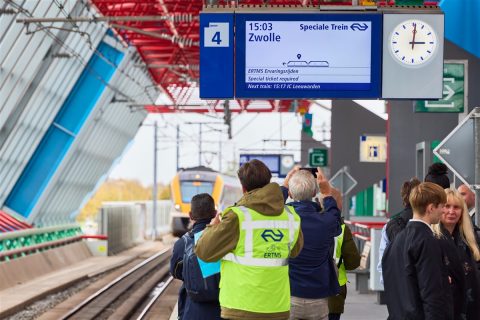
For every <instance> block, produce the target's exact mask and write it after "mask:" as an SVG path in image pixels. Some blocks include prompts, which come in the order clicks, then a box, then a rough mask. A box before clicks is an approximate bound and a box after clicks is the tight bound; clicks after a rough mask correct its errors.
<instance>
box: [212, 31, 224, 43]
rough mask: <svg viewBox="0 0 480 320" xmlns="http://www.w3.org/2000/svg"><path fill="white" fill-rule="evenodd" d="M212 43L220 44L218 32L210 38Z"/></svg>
mask: <svg viewBox="0 0 480 320" xmlns="http://www.w3.org/2000/svg"><path fill="white" fill-rule="evenodd" d="M212 42H216V43H217V44H220V43H221V42H222V39H220V31H217V32H215V34H214V35H213V38H212Z"/></svg>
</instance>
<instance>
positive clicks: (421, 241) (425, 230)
mask: <svg viewBox="0 0 480 320" xmlns="http://www.w3.org/2000/svg"><path fill="white" fill-rule="evenodd" d="M409 201H410V204H411V206H412V209H413V218H412V219H411V220H410V221H409V222H408V224H407V226H406V228H405V229H404V230H403V231H402V232H400V233H399V234H398V235H397V236H396V237H395V241H393V242H392V243H391V244H390V245H389V246H388V247H387V249H386V250H385V253H384V255H383V259H382V267H383V280H384V285H385V296H386V302H387V308H388V313H389V318H388V319H390V320H397V319H398V320H405V319H412V320H413V319H415V320H417V319H418V320H420V319H421V320H423V319H425V320H447V319H448V320H450V319H451V316H450V313H449V309H448V304H447V300H446V297H445V293H446V292H448V275H447V270H446V268H445V266H444V265H443V262H442V251H441V249H440V246H439V245H438V242H437V240H436V238H435V237H434V235H433V230H432V228H431V225H432V224H435V223H438V222H439V221H440V217H441V215H442V213H443V206H444V204H445V203H446V201H447V199H446V195H445V192H444V190H443V189H442V188H441V187H440V186H438V185H436V184H434V183H430V182H424V183H421V184H419V185H418V186H416V187H415V188H414V189H413V190H412V192H411V193H410V197H409Z"/></svg>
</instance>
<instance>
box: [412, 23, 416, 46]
mask: <svg viewBox="0 0 480 320" xmlns="http://www.w3.org/2000/svg"><path fill="white" fill-rule="evenodd" d="M416 34H417V24H416V23H414V24H413V39H412V42H411V44H412V50H413V47H414V46H415V35H416Z"/></svg>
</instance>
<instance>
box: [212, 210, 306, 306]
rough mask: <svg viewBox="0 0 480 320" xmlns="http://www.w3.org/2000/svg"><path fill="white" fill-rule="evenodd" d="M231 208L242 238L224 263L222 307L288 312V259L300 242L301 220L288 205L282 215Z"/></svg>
mask: <svg viewBox="0 0 480 320" xmlns="http://www.w3.org/2000/svg"><path fill="white" fill-rule="evenodd" d="M229 209H231V210H232V211H233V212H234V213H235V214H236V215H237V217H238V221H239V224H238V225H239V228H240V238H239V240H238V243H237V246H236V247H235V249H234V250H233V251H232V252H230V253H228V254H227V255H226V256H225V257H223V258H222V261H221V269H220V272H221V277H220V305H221V306H222V307H225V308H229V309H237V310H244V311H249V312H258V313H277V312H286V311H289V310H290V280H289V276H288V258H289V256H290V251H291V249H292V248H293V246H294V245H295V243H296V241H297V239H298V234H299V230H300V217H299V216H298V214H297V213H296V212H295V210H294V209H293V208H292V207H289V206H285V209H284V210H283V212H282V214H281V215H279V216H264V215H262V214H260V213H258V212H256V211H254V210H252V209H248V208H246V207H231V208H229ZM226 211H228V209H227V210H226ZM226 211H225V212H226Z"/></svg>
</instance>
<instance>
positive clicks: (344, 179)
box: [330, 166, 358, 219]
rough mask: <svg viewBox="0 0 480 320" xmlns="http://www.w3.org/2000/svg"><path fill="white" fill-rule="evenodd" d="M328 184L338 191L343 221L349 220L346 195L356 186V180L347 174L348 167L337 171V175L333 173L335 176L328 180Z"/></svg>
mask: <svg viewBox="0 0 480 320" xmlns="http://www.w3.org/2000/svg"><path fill="white" fill-rule="evenodd" d="M330 184H331V185H332V186H334V187H335V188H337V189H338V190H340V193H341V194H342V202H343V204H342V205H343V208H342V211H343V216H344V217H345V219H349V218H350V211H349V208H348V199H347V195H348V193H350V191H352V189H353V188H355V186H356V185H357V184H358V183H357V180H355V179H354V178H353V177H352V175H351V174H350V173H349V172H348V167H347V166H345V167H343V168H342V169H340V170H338V171H337V173H335V175H334V176H333V177H332V178H331V179H330Z"/></svg>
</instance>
